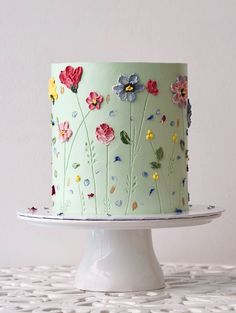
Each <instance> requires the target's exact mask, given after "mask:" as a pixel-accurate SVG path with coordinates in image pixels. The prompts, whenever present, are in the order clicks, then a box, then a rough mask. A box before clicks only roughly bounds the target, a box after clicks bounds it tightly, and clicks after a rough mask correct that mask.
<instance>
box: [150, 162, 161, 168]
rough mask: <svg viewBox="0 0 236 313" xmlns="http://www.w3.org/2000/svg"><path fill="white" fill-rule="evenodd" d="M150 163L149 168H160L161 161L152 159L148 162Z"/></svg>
mask: <svg viewBox="0 0 236 313" xmlns="http://www.w3.org/2000/svg"><path fill="white" fill-rule="evenodd" d="M150 165H151V168H156V169H158V168H161V163H159V162H156V161H153V162H150Z"/></svg>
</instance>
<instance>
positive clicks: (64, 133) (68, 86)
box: [48, 63, 191, 217]
mask: <svg viewBox="0 0 236 313" xmlns="http://www.w3.org/2000/svg"><path fill="white" fill-rule="evenodd" d="M187 83H188V82H187V65H186V64H176V63H63V64H53V65H52V73H51V78H50V80H49V90H48V93H49V99H50V100H51V102H52V114H51V125H52V169H53V186H52V198H53V210H54V212H55V213H56V214H66V215H76V216H83V217H86V216H88V217H91V216H100V217H106V216H131V215H132V216H133V215H137V216H138V215H142V216H145V215H153V214H162V213H163V214H165V213H173V212H177V213H178V212H182V211H186V210H188V186H187V171H188V165H187V163H188V148H187V136H188V127H189V126H190V123H191V106H190V103H189V101H188V84H187Z"/></svg>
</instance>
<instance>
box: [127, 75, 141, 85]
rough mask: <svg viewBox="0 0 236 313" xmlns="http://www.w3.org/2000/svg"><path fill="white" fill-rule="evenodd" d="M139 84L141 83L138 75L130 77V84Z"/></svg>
mask: <svg viewBox="0 0 236 313" xmlns="http://www.w3.org/2000/svg"><path fill="white" fill-rule="evenodd" d="M138 82H139V76H138V74H131V75H130V77H129V83H130V84H133V85H135V84H137V83H138Z"/></svg>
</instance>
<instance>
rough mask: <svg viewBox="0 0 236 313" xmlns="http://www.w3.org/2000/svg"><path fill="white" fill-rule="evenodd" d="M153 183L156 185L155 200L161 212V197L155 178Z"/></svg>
mask: <svg viewBox="0 0 236 313" xmlns="http://www.w3.org/2000/svg"><path fill="white" fill-rule="evenodd" d="M155 185H156V195H157V200H158V202H159V207H160V213H161V214H162V205H161V198H160V193H159V188H157V181H156V180H155Z"/></svg>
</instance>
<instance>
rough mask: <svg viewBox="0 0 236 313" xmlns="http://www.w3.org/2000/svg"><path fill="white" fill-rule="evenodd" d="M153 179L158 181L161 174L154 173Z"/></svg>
mask: <svg viewBox="0 0 236 313" xmlns="http://www.w3.org/2000/svg"><path fill="white" fill-rule="evenodd" d="M152 178H153V179H154V180H158V179H159V174H158V173H157V172H155V173H153V175H152Z"/></svg>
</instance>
